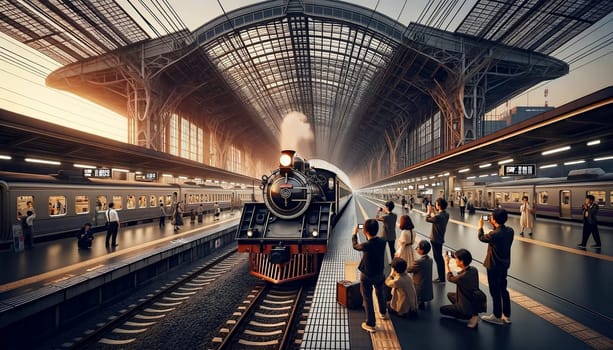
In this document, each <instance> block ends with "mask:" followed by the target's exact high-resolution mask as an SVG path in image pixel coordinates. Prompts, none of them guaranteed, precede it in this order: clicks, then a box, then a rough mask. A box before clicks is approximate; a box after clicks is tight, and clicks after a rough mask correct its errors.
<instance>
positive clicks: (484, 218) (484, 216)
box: [482, 215, 490, 221]
mask: <svg viewBox="0 0 613 350" xmlns="http://www.w3.org/2000/svg"><path fill="white" fill-rule="evenodd" d="M482 218H483V221H490V216H489V215H483V216H482Z"/></svg>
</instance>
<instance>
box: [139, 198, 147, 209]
mask: <svg viewBox="0 0 613 350" xmlns="http://www.w3.org/2000/svg"><path fill="white" fill-rule="evenodd" d="M138 207H139V208H147V196H138Z"/></svg>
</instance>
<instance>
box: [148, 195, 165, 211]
mask: <svg viewBox="0 0 613 350" xmlns="http://www.w3.org/2000/svg"><path fill="white" fill-rule="evenodd" d="M156 199H157V197H156V196H155V195H153V194H152V195H151V196H149V206H150V207H152V208H153V207H157V206H159V204H157V202H156ZM160 203H164V202H163V200H162V196H160Z"/></svg>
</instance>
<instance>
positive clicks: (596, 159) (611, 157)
mask: <svg viewBox="0 0 613 350" xmlns="http://www.w3.org/2000/svg"><path fill="white" fill-rule="evenodd" d="M609 159H613V156H606V157H598V158H594V161H596V162H600V161H601V160H609Z"/></svg>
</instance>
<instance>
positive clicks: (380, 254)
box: [351, 219, 387, 333]
mask: <svg viewBox="0 0 613 350" xmlns="http://www.w3.org/2000/svg"><path fill="white" fill-rule="evenodd" d="M359 230H360V228H359V226H356V228H355V229H354V230H353V235H352V236H351V241H352V243H353V249H355V250H359V251H361V252H362V259H361V260H360V264H359V265H358V270H360V293H361V294H362V300H363V302H364V310H366V321H365V322H362V329H364V330H365V331H367V332H369V333H373V332H375V331H376V326H377V325H376V321H375V307H374V304H373V302H374V301H373V298H372V291H373V288H374V290H375V294H376V295H377V301H378V303H379V312H380V313H381V318H382V319H387V306H386V304H385V295H384V294H383V285H384V283H385V274H384V272H383V268H384V265H385V259H384V254H385V241H384V240H383V239H381V237H378V236H377V232H378V231H379V223H378V222H377V220H375V219H368V220H366V221H365V222H364V225H363V231H364V235H365V236H366V241H365V242H362V243H358V232H359Z"/></svg>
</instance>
